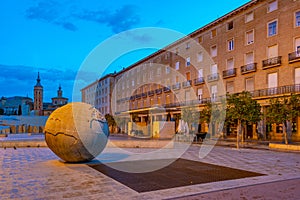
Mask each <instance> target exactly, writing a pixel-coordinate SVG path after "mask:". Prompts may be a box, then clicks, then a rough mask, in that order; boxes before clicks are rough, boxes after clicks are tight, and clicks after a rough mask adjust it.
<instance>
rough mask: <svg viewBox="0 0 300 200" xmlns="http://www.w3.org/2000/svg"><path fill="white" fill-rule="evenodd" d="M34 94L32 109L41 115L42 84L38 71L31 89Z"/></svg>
mask: <svg viewBox="0 0 300 200" xmlns="http://www.w3.org/2000/svg"><path fill="white" fill-rule="evenodd" d="M33 94H34V104H33V110H35V111H36V112H37V113H38V114H39V115H42V111H43V86H42V85H41V79H40V73H39V72H38V77H37V79H36V84H35V86H34V89H33Z"/></svg>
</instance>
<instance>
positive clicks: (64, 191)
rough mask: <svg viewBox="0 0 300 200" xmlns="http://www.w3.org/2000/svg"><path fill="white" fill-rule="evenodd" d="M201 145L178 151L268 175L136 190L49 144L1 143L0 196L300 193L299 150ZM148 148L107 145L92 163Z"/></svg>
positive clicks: (266, 196)
mask: <svg viewBox="0 0 300 200" xmlns="http://www.w3.org/2000/svg"><path fill="white" fill-rule="evenodd" d="M200 148H201V145H200V144H194V145H191V146H190V147H189V148H188V149H187V150H186V152H185V153H184V154H183V155H182V156H181V157H182V158H185V159H190V160H196V161H201V162H205V163H210V164H216V165H221V166H227V167H231V168H237V169H242V170H248V171H253V172H258V173H262V174H266V175H265V176H257V177H251V178H244V179H236V180H228V181H220V182H214V183H205V184H198V185H191V186H185V187H177V188H171V189H165V190H157V191H151V192H144V193H138V192H136V191H134V190H132V189H130V188H128V187H127V186H125V185H123V184H121V183H119V182H117V181H115V180H113V179H111V178H109V177H107V176H105V175H103V174H101V173H100V172H98V171H96V170H94V169H92V168H90V167H89V166H87V165H86V164H85V163H82V164H67V163H64V162H62V161H60V160H59V158H58V157H57V156H56V155H54V154H53V153H52V151H51V150H50V149H48V148H47V147H42V148H36V147H35V148H16V149H14V148H6V149H4V148H1V149H0V167H1V171H0V199H300V190H299V187H300V153H299V152H287V151H273V150H267V149H255V148H251V149H249V148H241V149H239V150H237V149H235V148H232V147H228V146H227V147H224V146H214V147H213V149H212V150H211V151H210V152H209V153H208V154H207V155H206V156H205V157H204V158H200V157H199V151H200ZM149 151H152V152H156V149H150V148H124V149H121V151H120V149H118V148H113V147H108V148H106V149H105V150H104V151H103V152H102V153H101V154H100V155H99V156H98V157H97V158H96V159H95V160H94V161H92V162H91V163H97V162H99V161H100V162H104V163H109V162H113V161H117V160H123V159H125V160H126V159H128V158H129V159H130V157H131V158H133V159H151V158H145V156H144V155H145V153H147V152H149ZM172 153H174V152H172V151H170V150H162V151H159V152H157V153H156V158H170V157H172ZM132 155H133V156H132Z"/></svg>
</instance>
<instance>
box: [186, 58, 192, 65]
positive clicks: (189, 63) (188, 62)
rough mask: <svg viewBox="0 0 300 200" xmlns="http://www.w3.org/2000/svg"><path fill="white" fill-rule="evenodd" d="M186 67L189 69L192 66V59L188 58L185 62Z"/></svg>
mask: <svg viewBox="0 0 300 200" xmlns="http://www.w3.org/2000/svg"><path fill="white" fill-rule="evenodd" d="M185 61H186V62H185V66H186V67H188V66H190V65H191V58H190V57H187V58H186V60H185Z"/></svg>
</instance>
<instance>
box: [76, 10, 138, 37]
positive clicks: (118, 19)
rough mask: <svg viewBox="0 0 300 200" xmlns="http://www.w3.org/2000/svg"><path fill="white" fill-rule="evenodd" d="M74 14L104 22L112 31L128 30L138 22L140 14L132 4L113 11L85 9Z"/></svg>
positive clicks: (85, 18)
mask: <svg viewBox="0 0 300 200" xmlns="http://www.w3.org/2000/svg"><path fill="white" fill-rule="evenodd" d="M74 16H75V17H77V18H78V19H81V20H85V21H92V22H97V23H99V24H105V25H107V26H108V27H110V28H111V29H112V31H113V32H114V33H119V32H122V31H125V30H128V29H130V28H132V27H134V26H135V25H137V24H139V23H140V16H139V15H138V14H137V7H136V6H134V5H123V6H122V7H121V8H120V9H117V10H115V11H114V12H110V11H108V10H97V11H91V10H85V11H83V12H82V13H81V14H75V15H74Z"/></svg>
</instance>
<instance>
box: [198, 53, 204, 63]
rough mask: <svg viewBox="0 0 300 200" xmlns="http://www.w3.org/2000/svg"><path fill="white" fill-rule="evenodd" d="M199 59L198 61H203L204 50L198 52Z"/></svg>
mask: <svg viewBox="0 0 300 200" xmlns="http://www.w3.org/2000/svg"><path fill="white" fill-rule="evenodd" d="M197 60H198V62H202V61H203V53H202V52H199V53H198V55H197Z"/></svg>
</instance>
